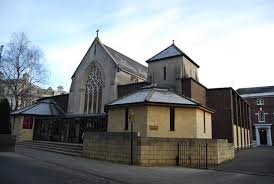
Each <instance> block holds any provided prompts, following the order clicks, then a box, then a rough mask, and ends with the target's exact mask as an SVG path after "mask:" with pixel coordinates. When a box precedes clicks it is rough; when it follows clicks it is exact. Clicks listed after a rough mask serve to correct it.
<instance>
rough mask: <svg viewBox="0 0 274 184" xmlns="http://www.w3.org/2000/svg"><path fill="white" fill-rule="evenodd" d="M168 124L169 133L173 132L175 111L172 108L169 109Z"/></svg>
mask: <svg viewBox="0 0 274 184" xmlns="http://www.w3.org/2000/svg"><path fill="white" fill-rule="evenodd" d="M169 118H170V119H169V124H170V131H174V130H175V109H174V107H170V115H169Z"/></svg>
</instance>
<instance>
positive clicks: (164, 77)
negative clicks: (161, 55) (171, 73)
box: [164, 66, 166, 80]
mask: <svg viewBox="0 0 274 184" xmlns="http://www.w3.org/2000/svg"><path fill="white" fill-rule="evenodd" d="M164 80H166V67H165V66H164Z"/></svg>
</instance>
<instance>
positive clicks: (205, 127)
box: [204, 111, 206, 133]
mask: <svg viewBox="0 0 274 184" xmlns="http://www.w3.org/2000/svg"><path fill="white" fill-rule="evenodd" d="M204 133H206V113H205V111H204Z"/></svg>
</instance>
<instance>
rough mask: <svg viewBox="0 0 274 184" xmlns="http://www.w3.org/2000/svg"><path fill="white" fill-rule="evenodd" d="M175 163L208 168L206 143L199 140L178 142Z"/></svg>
mask: <svg viewBox="0 0 274 184" xmlns="http://www.w3.org/2000/svg"><path fill="white" fill-rule="evenodd" d="M177 158H178V160H177V165H179V166H184V167H192V168H203V169H207V168H208V144H207V143H201V142H191V141H185V142H179V143H178V157H177Z"/></svg>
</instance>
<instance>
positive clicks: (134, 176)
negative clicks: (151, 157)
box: [0, 146, 274, 184]
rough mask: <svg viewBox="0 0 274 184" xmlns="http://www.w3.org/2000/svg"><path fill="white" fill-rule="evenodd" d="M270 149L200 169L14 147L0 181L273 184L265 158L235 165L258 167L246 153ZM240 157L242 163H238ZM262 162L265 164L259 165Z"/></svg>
mask: <svg viewBox="0 0 274 184" xmlns="http://www.w3.org/2000/svg"><path fill="white" fill-rule="evenodd" d="M257 149H258V150H257ZM253 151H255V152H253ZM272 151H274V148H269V150H268V148H267V149H265V148H255V149H250V150H247V151H243V152H239V153H238V154H237V158H236V159H235V160H238V162H234V161H231V162H227V163H225V164H224V165H222V166H223V167H221V166H219V167H216V168H210V169H208V170H203V169H190V168H183V167H140V166H129V165H123V164H117V163H111V162H106V161H99V160H91V159H86V158H79V157H71V156H66V155H61V154H57V153H51V152H46V151H39V150H34V149H28V148H25V147H23V146H17V147H16V151H15V153H0V163H1V164H0V179H1V180H0V183H1V184H2V183H3V184H5V183H8V184H12V183H39V184H40V183H41V184H44V183H51V184H54V183H128V184H129V183H132V184H139V183H157V184H161V183H178V184H179V183H180V184H182V183H191V184H192V183H193V184H194V183H197V184H198V183H203V184H207V183H210V184H212V183H213V184H214V183H222V184H230V183H231V184H232V183H233V184H237V183H249V184H253V183H260V184H264V183H266V184H272V183H274V175H273V171H271V167H272V165H271V164H270V165H267V164H268V162H269V161H268V160H261V161H258V162H256V163H257V164H259V165H258V166H260V167H264V166H265V165H267V168H266V169H260V168H257V169H254V170H252V172H251V171H250V170H248V171H249V172H246V170H245V167H240V169H238V167H237V164H238V166H239V165H242V164H243V165H244V164H245V163H247V164H248V165H247V166H246V168H249V167H251V166H253V167H257V166H256V165H249V164H250V163H249V162H252V160H249V159H248V158H246V155H251V156H250V158H255V157H256V155H257V154H256V153H259V155H261V154H262V155H265V157H264V156H263V157H262V158H267V159H270V160H271V161H272V159H274V154H272ZM269 152H270V153H269ZM269 154H271V155H272V156H271V158H269V157H268V155H269ZM241 155H244V156H243V157H245V158H242V156H241ZM252 155H254V156H252ZM260 158H261V157H260ZM245 159H246V160H245ZM243 160H244V161H245V162H244V163H240V162H241V161H243ZM261 162H264V163H265V164H261ZM272 168H273V167H272ZM233 169H235V170H233ZM272 170H273V169H272ZM255 171H260V172H258V173H257V172H255ZM262 171H263V172H262Z"/></svg>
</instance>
